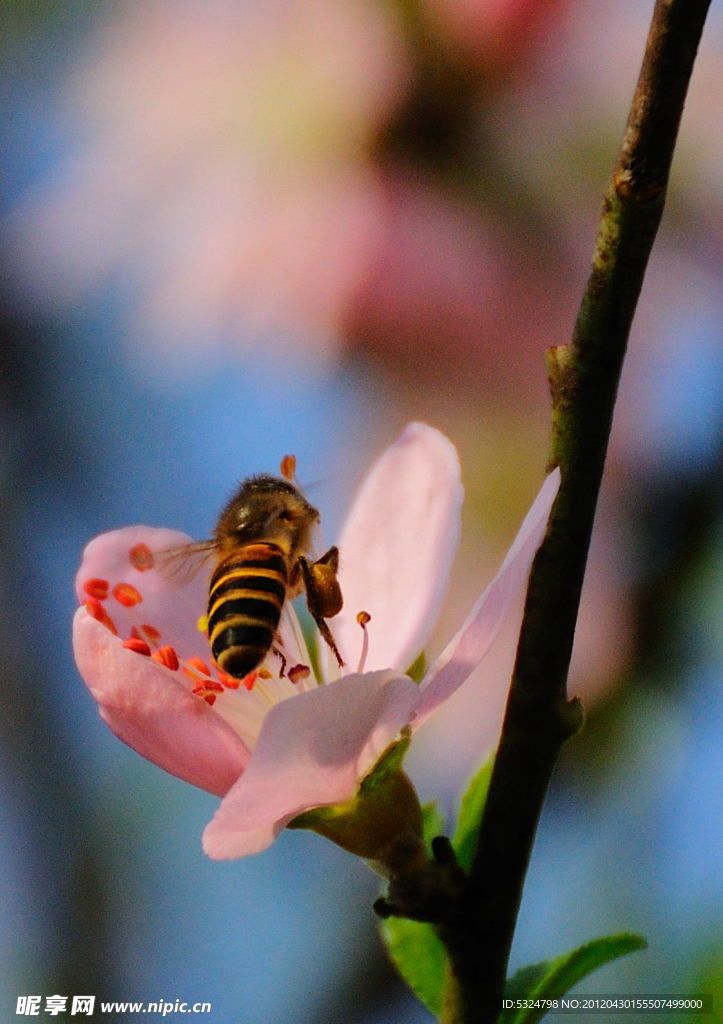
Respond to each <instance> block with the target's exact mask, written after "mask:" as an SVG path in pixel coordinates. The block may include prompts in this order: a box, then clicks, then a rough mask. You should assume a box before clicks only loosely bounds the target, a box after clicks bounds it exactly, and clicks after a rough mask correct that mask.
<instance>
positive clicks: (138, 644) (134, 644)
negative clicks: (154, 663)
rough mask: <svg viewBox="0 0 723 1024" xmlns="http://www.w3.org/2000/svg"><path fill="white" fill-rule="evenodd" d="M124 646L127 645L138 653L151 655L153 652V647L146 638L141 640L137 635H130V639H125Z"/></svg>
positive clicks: (130, 649)
mask: <svg viewBox="0 0 723 1024" xmlns="http://www.w3.org/2000/svg"><path fill="white" fill-rule="evenodd" d="M123 646H124V647H127V648H128V650H129V651H135V652H136V654H145V656H146V657H149V655H150V653H151V649H150V647H149V646H148V644H147V643H146V642H145V640H139V639H138V638H137V637H135V636H132V637H129V639H128V640H124V641H123Z"/></svg>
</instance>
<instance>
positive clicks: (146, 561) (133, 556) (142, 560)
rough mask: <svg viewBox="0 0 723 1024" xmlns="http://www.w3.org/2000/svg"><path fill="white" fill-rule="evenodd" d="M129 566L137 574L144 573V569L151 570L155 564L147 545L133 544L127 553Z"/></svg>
mask: <svg viewBox="0 0 723 1024" xmlns="http://www.w3.org/2000/svg"><path fill="white" fill-rule="evenodd" d="M128 557H129V558H130V562H131V565H132V566H133V568H134V569H137V570H138V572H145V571H146V569H152V568H153V566H154V564H155V559H154V557H153V552H152V551H151V549H150V548H149V547H148V545H147V544H135V545H134V546H133V547H132V548H131V549H130V551H129V552H128Z"/></svg>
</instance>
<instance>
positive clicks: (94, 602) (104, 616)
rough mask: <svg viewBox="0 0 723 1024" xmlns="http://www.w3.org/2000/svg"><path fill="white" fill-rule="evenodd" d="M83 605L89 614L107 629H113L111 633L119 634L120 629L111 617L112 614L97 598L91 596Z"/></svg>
mask: <svg viewBox="0 0 723 1024" xmlns="http://www.w3.org/2000/svg"><path fill="white" fill-rule="evenodd" d="M83 607H84V608H85V610H86V611H87V613H88V615H90V616H92V617H93V618H94V619H95V620H96V621H97V622H100V623H102V624H103V625H104V626H105V628H106V629H109V630H110V631H111V633H114V634H115V635H116V636H118V630H117V629H116V627H115V623H114V622H113V619H111V617H110V615H109V614H108V612H107V611H106V610H105V608H104V607H103V605H102V604H101V603H100V601H99V600H98V599H97V598H95V597H89V598H88V600H87V601H84V602H83Z"/></svg>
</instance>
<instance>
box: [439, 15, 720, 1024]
mask: <svg viewBox="0 0 723 1024" xmlns="http://www.w3.org/2000/svg"><path fill="white" fill-rule="evenodd" d="M709 3H710V0H658V2H657V3H656V6H655V11H654V14H653V20H652V25H651V28H650V33H649V35H648V40H647V45H646V50H645V57H644V61H643V66H642V70H641V73H640V78H639V81H638V85H637V88H636V92H635V96H634V99H633V103H632V107H631V110H630V115H629V118H628V124H627V130H626V133H625V139H624V142H623V146H622V149H621V151H620V154H619V157H618V161H617V164H616V166H615V169H614V172H613V175H612V179H611V181H610V184H609V187H608V190H607V193H606V196H605V204H604V209H603V214H602V219H601V223H600V228H599V233H598V238H597V245H596V249H595V255H594V259H593V266H592V272H591V274H590V278H589V280H588V283H587V286H586V289H585V293H584V295H583V299H582V304H581V307H580V312H579V315H578V319H577V323H576V325H575V330H574V334H573V339H572V342H571V344H570V345H568V346H560V347H559V348H557V349H553V350H552V351H551V353H550V357H549V364H548V365H549V372H550V383H551V388H552V398H553V437H552V451H551V457H550V466H555V465H559V466H560V468H561V471H562V485H561V489H560V494H559V496H558V499H557V501H556V503H555V506H554V509H553V512H552V516H551V520H550V525H549V528H548V532H547V536H546V538H545V541H544V543H543V546H542V548H541V549H540V551H539V552H538V555H537V558H536V559H535V563H534V566H533V569H532V574H531V577H530V584H529V589H528V594H527V604H526V608H525V617H524V622H523V628H522V633H521V636H520V643H519V647H518V652H517V661H516V665H515V670H514V675H513V680H512V686H511V690H510V696H509V700H508V704H507V710H506V715H505V721H504V726H503V731H502V737H501V740H500V746H499V750H498V753H497V758H496V761H495V767H494V772H493V776H492V781H491V784H490V791H489V796H488V800H487V806H486V809H485V814H484V817H483V820H482V823H481V826H480V832H479V838H478V844H477V850H476V855H475V859H474V863H473V866H472V870H471V873H470V877H469V881H468V884H467V888H466V891H465V893H464V897H463V899H462V900H461V902H460V904H459V906H458V910H457V913H456V915H455V917H454V919H453V920H451V921H449V922H448V923H446V924H445V925H444V927H441V928H440V929H439V932H440V935H441V937H442V939H443V941H444V942H445V944H446V946H447V950H448V954H449V961H450V972H449V979H450V980H449V984H448V987H447V992H446V997H445V1010H444V1014H443V1018H442V1019H443V1021H444V1022H445V1024H491V1022H494V1021H495V1020H496V1019H497V1016H498V1014H499V1012H500V1005H501V1004H500V1001H501V997H502V994H503V988H504V983H505V974H506V970H507V962H508V958H509V951H510V947H511V944H512V938H513V934H514V928H515V922H516V919H517V913H518V909H519V904H520V899H521V896H522V887H523V883H524V877H525V873H526V870H527V864H528V861H529V857H530V852H531V849H532V844H533V840H534V835H535V831H536V828H537V822H538V819H539V816H540V813H541V810H542V805H543V802H544V799H545V794H546V791H547V786H548V782H549V779H550V775H551V773H552V769H553V766H554V764H555V761H556V759H557V755H558V753H559V749H560V747H561V745H562V744H563V742H564V741H565V739H566V738H567V737H568V736H569V735H570V734H571V733H572V732H574V731H575V730H576V729H577V728H578V727H579V725H580V723H581V718H582V711H581V708H580V705H579V704H578V703H577V702H576V701H568V700H567V696H566V680H567V671H568V666H569V660H570V653H571V650H572V641H573V635H574V629H575V621H576V618H577V610H578V604H579V599H580V590H581V588H582V581H583V575H584V571H585V563H586V560H587V552H588V546H589V541H590V534H591V531H592V524H593V519H594V515H595V506H596V503H597V495H598V490H599V487H600V479H601V476H602V471H603V465H604V461H605V454H606V450H607V443H608V437H609V433H610V426H611V422H612V416H613V408H614V404H615V397H616V392H617V386H618V380H619V377H620V371H621V369H622V363H623V359H624V356H625V348H626V344H627V338H628V333H629V330H630V324H631V322H632V319H633V314H634V312H635V307H636V304H637V300H638V295H639V293H640V288H641V286H642V282H643V277H644V274H645V269H646V266H647V262H648V257H649V255H650V251H651V248H652V245H653V241H654V239H655V235H656V232H657V229H658V225H659V223H660V218H661V216H662V212H663V206H664V202H665V192H666V186H667V182H668V175H669V171H670V163H671V160H672V155H673V150H674V147H675V141H676V137H677V132H678V125H679V123H680V117H681V114H682V110H683V104H684V101H685V96H686V92H687V88H688V82H689V80H690V75H691V72H692V68H693V62H694V59H695V55H696V51H697V47H698V43H699V40H700V35H701V32H702V30H703V24H704V22H705V16H706V13H707V9H708V6H709Z"/></svg>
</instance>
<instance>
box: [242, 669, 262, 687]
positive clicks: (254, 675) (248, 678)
mask: <svg viewBox="0 0 723 1024" xmlns="http://www.w3.org/2000/svg"><path fill="white" fill-rule="evenodd" d="M258 678H259V674H258V672H257V671H256V670H255V669H254V671H253V672H249V673H247V674H246V675H245V676H244V677H243V680H242V682H243V684H244V686H245V687H246V689H247V690H248V691H249V693H251V691H252V690H253V688H254V683H255V682H256V680H257V679H258Z"/></svg>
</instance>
